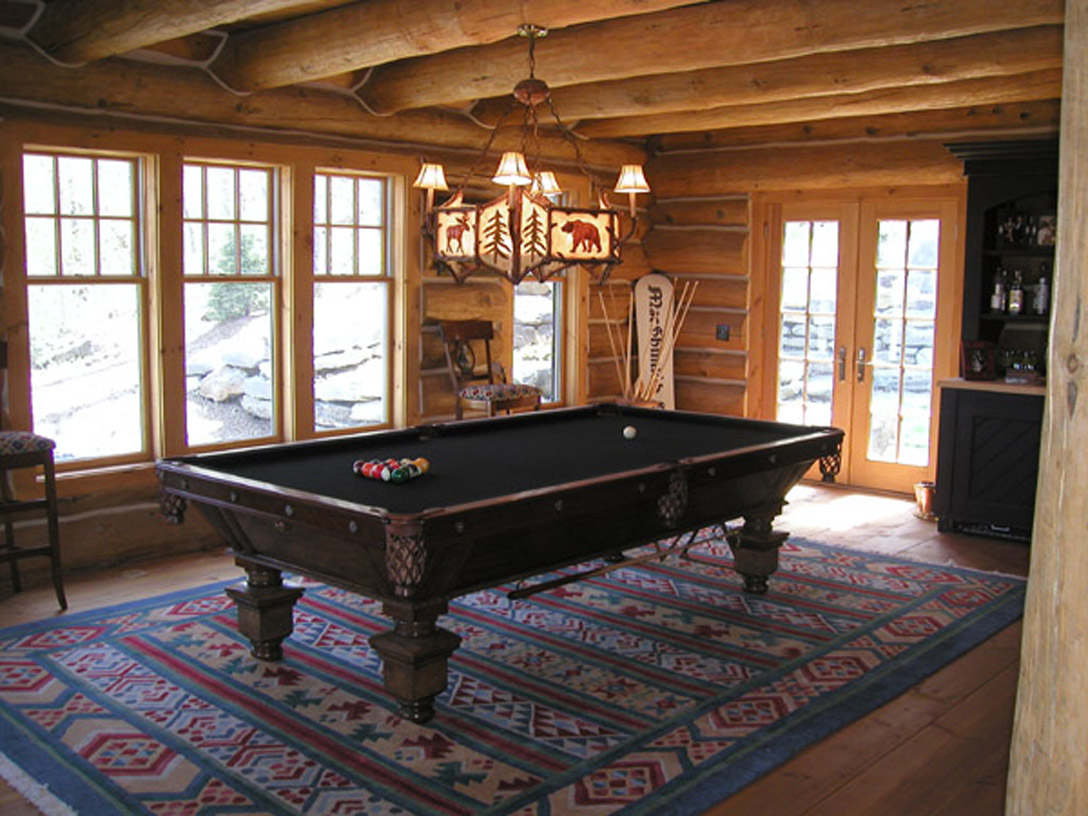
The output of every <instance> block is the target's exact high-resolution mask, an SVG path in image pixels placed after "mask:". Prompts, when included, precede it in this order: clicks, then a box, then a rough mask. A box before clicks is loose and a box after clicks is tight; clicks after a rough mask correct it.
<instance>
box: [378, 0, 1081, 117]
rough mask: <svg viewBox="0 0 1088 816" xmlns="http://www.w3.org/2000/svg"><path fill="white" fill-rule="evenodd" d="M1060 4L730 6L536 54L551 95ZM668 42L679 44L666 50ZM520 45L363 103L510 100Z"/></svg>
mask: <svg viewBox="0 0 1088 816" xmlns="http://www.w3.org/2000/svg"><path fill="white" fill-rule="evenodd" d="M1063 11H1064V4H1063V1H1062V0H1032V2H1031V3H1024V2H1022V0H990V2H986V3H980V2H968V1H967V0H932V2H927V3H924V4H904V3H901V2H899V1H898V0H867V2H865V3H858V2H856V0H821V2H819V3H797V2H790V1H789V0H774V1H773V2H768V0H734V2H728V3H712V4H709V5H698V6H688V7H684V8H678V9H673V10H671V11H662V12H657V13H656V14H644V15H640V16H637V17H627V18H622V19H618V20H612V21H609V22H606V23H597V24H587V25H583V26H577V27H574V28H570V29H565V30H561V31H555V32H552V34H551V35H550V36H549V37H548V39H547V40H545V41H544V42H542V43H541V44H540V46H539V47H538V48H537V51H536V58H537V75H538V76H540V77H541V78H543V79H545V80H546V81H547V82H548V83H549V84H550V85H551V86H552V87H562V86H565V85H575V84H579V83H585V82H599V81H605V80H613V79H623V78H628V77H633V76H644V75H648V74H666V73H670V72H674V71H695V70H700V69H703V68H713V67H719V66H722V65H740V64H744V63H749V62H761V61H768V60H780V59H786V58H792V57H800V56H805V55H808V54H816V53H821V52H827V51H840V50H844V49H852V48H869V47H876V46H887V45H897V44H904V43H912V42H920V41H925V40H940V39H948V38H952V37H962V36H969V35H972V34H982V33H986V32H991V31H1002V30H1006V29H1011V28H1023V27H1029V26H1038V25H1055V24H1059V23H1061V22H1062V18H1063ZM662 43H675V45H674V46H673V47H663V46H662ZM526 74H527V61H526V48H525V44H524V43H523V42H519V41H517V40H507V41H504V42H500V43H496V44H494V45H487V46H478V47H475V48H462V49H458V50H456V51H447V52H444V53H441V54H436V55H433V56H429V57H418V58H416V59H410V60H404V61H401V62H398V63H396V64H393V65H385V66H380V67H378V68H375V69H374V71H372V72H371V76H370V78H369V80H368V81H367V83H366V84H365V85H364V86H363V87H362V88H361V89H360V95H361V96H362V98H363V99H364V100H365V101H366V103H367V105H368V107H369V108H370V109H371V110H374V111H376V112H378V113H393V112H396V111H400V110H406V109H409V108H419V107H425V106H429V105H440V104H448V103H452V102H460V101H463V100H466V99H481V98H488V97H493V96H501V95H503V94H505V93H508V92H509V91H510V89H511V88H512V87H513V86H514V84H515V83H516V82H517V81H518V80H520V79H522V78H524V76H525V75H526Z"/></svg>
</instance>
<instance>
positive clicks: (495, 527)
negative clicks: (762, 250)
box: [158, 404, 843, 722]
mask: <svg viewBox="0 0 1088 816" xmlns="http://www.w3.org/2000/svg"><path fill="white" fill-rule="evenodd" d="M628 426H630V427H631V428H634V429H635V434H634V436H633V438H627V436H630V435H631V434H630V432H628V434H627V435H625V434H624V430H625V429H626V428H628ZM842 438H843V432H842V431H840V430H838V429H836V428H814V427H802V426H796V425H785V424H780V423H774V422H759V421H755V420H745V419H736V418H729V417H721V416H712V415H706V414H695V413H688V412H683V411H664V410H659V409H650V408H633V407H627V406H620V405H615V404H602V405H591V406H585V407H578V408H568V409H559V410H549V411H542V412H533V413H526V414H516V415H513V416H508V417H499V418H494V419H480V420H467V421H462V422H450V423H445V424H435V425H426V426H421V427H415V428H409V429H406V430H395V431H383V432H374V433H365V434H359V435H352V436H341V437H336V438H330V439H322V440H317V441H307V442H297V443H287V444H277V445H269V446H264V447H255V448H248V449H244V450H236V451H227V452H216V453H208V454H198V455H193V456H186V457H181V458H176V459H166V460H163V461H160V462H159V463H158V475H159V479H160V484H161V489H162V493H161V495H162V505H163V512H164V513H165V514H166V516H167V518H168V519H169V520H171V521H176V522H180V521H181V520H182V518H183V514H184V512H185V508H186V505H187V503H190V502H191V503H193V504H195V505H196V506H197V508H199V510H200V511H201V512H202V513H203V514H204V515H205V516H206V517H207V519H208V520H209V521H210V522H211V524H212V525H213V526H214V527H215V529H216V530H217V531H218V532H219V533H220V534H221V535H222V537H223V538H224V540H225V541H226V542H227V544H228V545H229V546H230V547H231V549H232V551H233V553H234V555H235V557H236V559H237V563H238V565H239V566H240V567H242V568H243V569H244V570H245V572H246V575H247V581H246V583H245V585H244V586H240V587H237V588H231V589H228V590H227V592H228V593H229V594H230V595H231V597H232V598H233V599H234V600H235V601H236V604H237V611H238V626H239V631H240V632H241V633H242V634H243V635H245V636H246V637H247V638H248V639H249V640H250V642H251V644H252V652H253V654H254V656H256V657H257V658H259V659H264V660H275V659H278V658H280V657H282V654H283V652H282V642H283V640H284V638H286V637H287V636H288V635H290V633H291V630H292V608H293V605H294V603H295V601H296V600H297V598H298V597H299V596H300V595H301V593H302V590H301V589H299V588H297V587H293V586H290V585H288V584H285V583H284V582H283V579H282V572H283V571H287V572H290V573H296V574H300V575H305V576H310V577H312V578H315V579H317V580H320V581H323V582H327V583H330V584H334V585H337V586H340V587H343V588H346V589H349V590H352V591H354V592H358V593H360V594H361V595H364V596H367V597H370V598H374V599H376V600H380V601H381V602H382V609H383V612H384V614H386V615H388V616H389V617H390V618H391V619H392V622H393V626H392V629H391V630H389V631H387V632H383V633H381V634H378V635H375V636H373V637H372V638H371V641H370V642H371V645H372V646H373V647H374V649H375V650H376V651H377V653H378V654H379V655H380V657H381V658H382V661H383V674H384V680H385V686H386V688H387V689H388V690H389V691H390V692H391V694H392V695H393V696H394V697H395V698H396V699H397V700H398V702H399V712H400V714H402V715H403V716H405V717H408V718H410V719H412V720H414V721H416V722H424V721H426V720H428V719H429V718H430V717H432V716H433V714H434V698H435V696H436V695H437V694H440V693H441V692H442V691H443V690H444V689H445V687H446V679H447V673H446V672H447V660H448V658H449V657H450V655H451V654H453V652H454V651H455V650H456V649H457V647H458V645H459V643H460V638H459V637H458V636H457V635H455V634H454V633H452V632H449V631H447V630H445V629H443V628H442V627H440V626H438V624H437V619H438V617H439V616H440V615H442V614H443V613H445V612H446V611H447V604H448V602H449V601H450V599H451V598H455V597H457V596H460V595H464V594H466V593H469V592H472V591H474V590H478V589H481V588H484V587H491V586H496V585H499V584H505V583H507V582H512V581H523V580H525V579H527V578H530V577H532V576H537V575H541V574H543V573H549V572H552V571H554V570H557V569H559V568H562V567H568V566H570V565H574V564H581V563H584V562H589V561H592V560H594V559H599V558H604V559H610V560H611V561H614V562H616V561H618V562H622V559H623V558H624V557H625V556H624V555H623V552H624V550H626V549H630V548H633V547H635V546H636V545H642V544H646V543H649V542H654V541H658V540H660V539H663V538H667V537H669V536H676V535H679V534H681V533H684V532H687V531H692V530H696V529H698V528H700V527H704V526H707V525H713V524H724V523H725V522H727V521H729V520H732V519H739V518H743V520H744V521H743V526H739V529H736V530H735V531H734V534H732V535H731V538H730V543H731V544H732V546H733V550H734V557H735V565H736V569H737V572H738V573H740V574H741V575H742V576H743V579H744V584H745V588H746V589H747V590H749V591H751V592H763V591H766V589H767V579H768V577H769V576H770V575H771V573H773V572H774V570H775V569H776V568H777V566H778V547H779V546H780V544H781V542H782V540H783V539H785V537H786V533H783V532H779V531H775V530H774V529H773V528H772V522H773V520H774V517H775V516H776V515H778V513H779V512H781V509H782V505H783V502H784V499H785V495H786V492H787V491H788V490H789V489H790V487H792V486H793V485H794V484H795V483H796V482H797V481H798V480H799V479H800V478H801V477H802V476H803V475H804V473H805V472H806V471H807V470H808V468H809V467H810V466H811V465H812V464H813V463H814V462H815V461H817V460H825V459H826V460H828V461H832V460H833V459H834V458H835V457H836V456H837V455H838V452H839V451H840V449H841V443H842ZM390 457H392V458H396V459H400V458H404V457H409V458H416V457H424V458H426V459H427V460H429V462H430V469H429V471H428V472H427V473H425V474H423V475H421V476H419V477H417V478H413V479H410V480H408V481H405V482H402V483H399V484H395V483H392V482H384V481H381V480H375V479H370V478H365V477H362V476H359V475H356V474H355V473H354V472H353V467H352V465H353V462H354V461H356V460H359V459H362V460H370V459H387V458H390ZM522 594H525V593H524V590H522Z"/></svg>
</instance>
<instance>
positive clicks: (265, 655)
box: [226, 558, 302, 660]
mask: <svg viewBox="0 0 1088 816" xmlns="http://www.w3.org/2000/svg"><path fill="white" fill-rule="evenodd" d="M235 563H236V564H238V566H240V567H241V568H242V569H244V570H245V571H246V585H245V587H244V588H242V587H227V590H226V591H227V595H229V596H230V597H231V598H232V599H233V600H234V603H235V605H236V606H237V607H238V631H239V632H241V633H242V635H244V636H245V637H246V638H248V639H249V642H250V644H251V646H250V654H252V655H253V656H254V657H255V658H257V659H258V660H279V659H280V658H282V657H283V641H284V638H286V637H287V636H288V635H290V634H291V631H292V629H294V608H295V601H297V600H298V599H299V596H301V595H302V589H301V588H299V587H293V586H284V583H283V574H282V573H281V572H280V571H279V570H278V569H272V568H271V567H264V566H261V565H260V564H254V563H251V562H249V561H244V560H242V559H240V558H239V559H237V560H236V561H235Z"/></svg>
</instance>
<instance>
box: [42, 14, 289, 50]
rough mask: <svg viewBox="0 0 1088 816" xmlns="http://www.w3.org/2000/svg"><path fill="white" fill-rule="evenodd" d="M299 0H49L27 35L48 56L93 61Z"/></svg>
mask: <svg viewBox="0 0 1088 816" xmlns="http://www.w3.org/2000/svg"><path fill="white" fill-rule="evenodd" d="M302 2H303V0H217V2H214V3H209V2H207V0H93V2H92V1H91V0H52V2H49V3H46V5H45V9H44V10H43V11H42V14H41V17H39V18H38V20H37V22H35V23H34V26H33V28H31V29H30V31H29V32H28V35H27V36H28V37H29V38H30V39H31V40H32V41H33V42H34V43H36V44H37V45H39V46H41V47H42V48H43V49H44V50H45V51H46V53H48V54H49V55H50V56H51V57H53V59H55V60H57V61H59V62H63V63H69V64H82V63H86V62H92V61H94V60H97V59H102V58H103V57H110V56H114V55H116V54H123V53H125V52H126V51H132V50H134V49H137V48H144V47H146V46H148V45H153V44H154V43H158V42H163V41H165V40H173V39H177V38H178V37H184V36H187V35H189V34H196V33H197V32H199V31H204V30H206V29H208V28H213V27H215V26H218V25H224V24H226V23H232V22H235V21H236V20H241V19H244V18H246V17H252V16H254V15H255V14H260V13H263V12H268V11H277V10H280V9H288V8H292V7H295V6H299V5H302Z"/></svg>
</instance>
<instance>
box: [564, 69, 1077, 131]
mask: <svg viewBox="0 0 1088 816" xmlns="http://www.w3.org/2000/svg"><path fill="white" fill-rule="evenodd" d="M1061 94H1062V72H1061V69H1050V70H1046V71H1033V72H1031V73H1028V74H1020V75H1017V76H1012V77H987V78H984V79H966V80H959V81H956V82H946V83H943V84H941V85H916V86H914V87H907V88H888V89H886V90H878V91H869V92H866V93H858V94H839V95H835V96H822V97H810V98H806V99H794V100H790V101H786V102H769V103H766V104H762V105H728V106H725V107H721V108H714V109H713V110H708V111H691V112H690V113H687V114H685V115H684V116H676V115H675V114H657V115H654V116H628V117H621V118H618V119H592V120H588V121H586V122H584V123H581V124H580V125H578V127H577V128H575V130H576V131H577V132H578V133H579V134H581V135H583V136H587V137H589V138H593V139H599V138H619V137H624V136H636V135H637V136H644V135H645V134H648V133H676V132H681V131H699V130H718V129H721V128H726V127H745V126H748V127H751V126H755V125H775V124H782V123H784V122H803V121H806V120H809V119H833V118H840V117H847V116H851V117H853V116H880V115H883V114H888V113H903V112H906V111H913V110H926V109H934V108H962V107H966V106H968V105H997V104H1002V103H1009V102H1025V101H1039V100H1043V99H1058V98H1060V97H1061Z"/></svg>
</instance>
